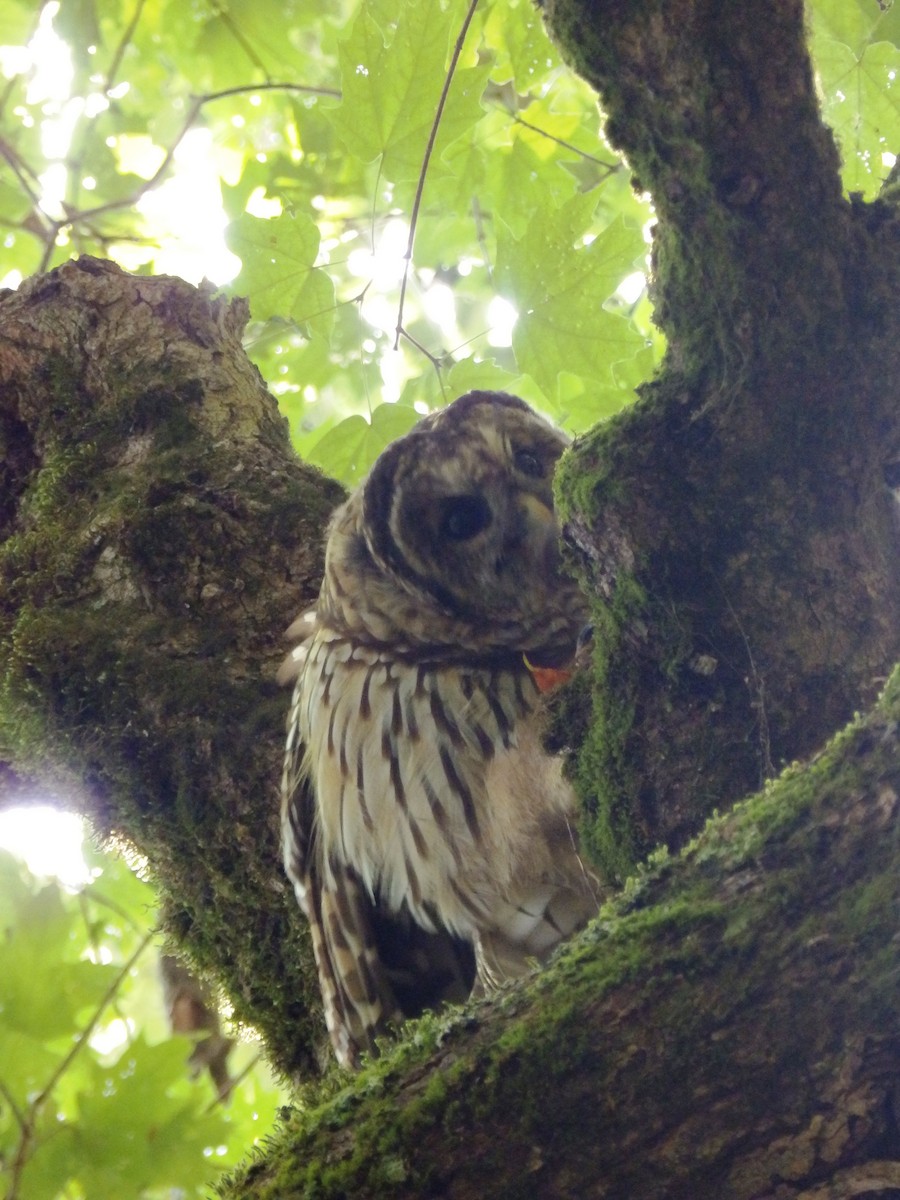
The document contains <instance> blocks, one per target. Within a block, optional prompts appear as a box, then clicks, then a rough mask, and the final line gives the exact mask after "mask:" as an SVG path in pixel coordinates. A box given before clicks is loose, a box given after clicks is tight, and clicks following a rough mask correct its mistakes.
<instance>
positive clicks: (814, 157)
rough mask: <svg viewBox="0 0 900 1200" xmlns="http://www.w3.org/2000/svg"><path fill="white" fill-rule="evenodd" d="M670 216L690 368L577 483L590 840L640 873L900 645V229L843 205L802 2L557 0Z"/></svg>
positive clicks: (634, 416) (659, 260) (673, 342)
mask: <svg viewBox="0 0 900 1200" xmlns="http://www.w3.org/2000/svg"><path fill="white" fill-rule="evenodd" d="M546 12H547V17H548V21H549V25H550V29H551V31H552V32H553V33H555V35H556V36H557V37H558V39H559V41H560V43H561V45H562V46H563V48H564V49H565V50H567V51H568V53H569V54H570V56H571V58H572V61H573V64H574V65H575V67H576V68H577V69H578V70H579V71H580V72H581V73H582V74H583V75H584V76H585V78H587V79H588V80H589V81H590V82H591V83H593V84H594V85H595V86H596V87H597V89H598V91H599V93H600V98H601V103H602V105H603V107H604V109H605V111H606V114H607V117H608V123H607V128H608V132H609V136H610V137H611V139H612V140H613V141H614V142H615V143H616V144H617V145H618V146H619V147H620V148H621V149H622V150H623V151H624V152H625V154H626V155H627V157H628V159H629V162H630V164H631V165H632V167H633V168H634V170H635V172H636V175H637V177H638V179H639V180H640V181H641V185H642V186H644V187H646V188H647V189H648V190H649V191H650V192H651V194H652V196H653V200H654V204H655V206H656V211H657V215H658V224H657V227H656V231H655V236H654V278H653V288H654V292H655V297H656V301H657V307H656V319H657V320H658V322H659V323H660V324H661V325H662V327H663V328H664V330H665V332H666V334H667V336H668V339H669V353H668V356H667V359H666V363H665V369H664V370H663V371H662V372H661V373H660V375H659V377H658V378H657V379H656V380H655V381H654V382H653V383H652V384H650V385H649V386H647V387H645V388H644V389H642V392H641V402H640V403H639V404H637V405H636V406H634V407H633V408H632V409H631V410H629V411H628V412H626V413H625V414H624V415H623V416H622V417H621V419H619V420H616V421H613V422H610V423H609V424H608V425H606V426H603V427H599V428H598V429H596V430H595V431H594V432H593V433H591V434H590V435H588V436H587V437H586V438H584V439H581V440H580V441H579V443H578V445H577V447H576V450H575V453H574V454H573V455H572V456H571V458H570V460H569V462H568V463H567V469H566V471H565V473H564V476H563V478H562V480H561V481H560V490H561V500H562V507H563V510H564V512H565V514H566V516H567V518H568V522H569V532H570V537H571V539H572V542H573V544H574V545H575V546H576V547H577V550H578V551H579V554H580V559H581V562H582V566H583V569H584V571H585V575H586V579H587V583H588V588H589V590H590V591H591V592H592V593H593V594H594V595H595V596H596V597H597V603H596V611H595V624H596V628H597V631H598V636H597V638H596V639H595V645H596V648H597V652H596V653H597V657H596V673H597V679H598V686H597V689H596V694H595V721H594V725H593V728H592V730H591V733H590V735H589V737H588V739H587V741H586V743H585V746H584V748H583V750H582V752H581V759H580V765H579V777H580V780H581V785H582V791H583V794H584V796H585V799H586V801H587V805H588V809H589V812H590V814H591V817H590V819H589V820H588V821H587V822H586V832H587V838H588V842H589V844H590V845H591V846H592V847H593V850H594V854H595V856H596V857H597V859H598V860H599V861H600V862H601V864H602V865H604V866H605V867H606V869H607V871H608V872H609V873H610V874H611V875H613V876H614V877H617V878H620V879H621V878H623V877H624V876H626V875H627V874H628V872H629V871H630V870H631V869H632V867H633V865H634V863H635V861H636V860H637V859H639V858H640V857H641V856H642V855H643V854H644V853H646V852H647V850H648V849H649V848H650V847H651V846H653V845H654V844H656V843H657V842H660V841H663V842H665V843H666V844H667V845H669V846H678V845H681V844H683V843H684V841H685V839H686V838H687V837H689V836H690V834H691V833H692V832H694V831H695V830H696V829H697V828H698V827H699V825H700V824H701V822H702V820H703V818H704V817H706V816H707V815H708V814H709V813H710V812H711V811H712V810H713V809H714V808H716V807H722V806H723V805H727V804H729V803H732V802H733V801H735V800H736V799H738V798H739V797H740V796H742V795H744V794H746V793H747V792H748V791H751V790H754V789H755V788H757V787H758V786H759V785H760V783H761V782H762V781H763V780H765V779H766V778H769V777H771V776H772V775H773V774H774V773H775V772H777V771H778V770H779V769H780V767H782V766H783V765H784V764H785V763H788V762H790V761H792V760H793V759H795V758H799V757H803V756H805V755H808V754H810V753H811V752H812V751H814V750H815V749H816V748H817V747H818V746H820V745H821V744H822V742H823V741H824V739H825V738H826V737H827V736H828V735H829V733H830V732H831V731H833V730H834V729H836V728H838V727H840V725H842V724H843V723H844V722H845V721H846V720H848V719H849V717H850V716H851V714H852V713H853V712H854V711H856V710H857V709H858V708H860V707H861V706H864V705H865V704H867V703H869V702H870V701H871V699H872V697H873V695H874V694H875V693H876V691H877V689H878V687H879V686H880V684H881V683H883V681H884V678H885V676H886V674H887V672H888V671H889V670H890V667H891V665H892V664H893V663H894V662H895V661H896V660H897V659H898V658H900V587H898V582H900V580H898V565H900V555H898V549H900V547H898V522H897V505H896V498H895V496H894V494H893V486H894V485H896V483H897V482H898V476H900V473H898V470H897V466H896V463H897V460H898V458H900V318H898V311H900V310H898V306H897V296H898V294H900V221H898V216H897V212H896V210H895V208H893V207H892V206H889V205H888V204H887V203H884V202H880V201H879V202H875V203H873V204H863V203H861V202H859V201H847V200H845V199H844V198H843V197H842V195H841V188H840V177H839V173H838V168H839V162H838V156H837V153H836V150H835V147H834V143H833V140H832V137H831V134H830V132H829V131H828V130H827V129H826V128H825V127H824V125H823V124H822V121H821V118H820V116H819V113H818V109H817V105H816V99H815V91H814V86H813V78H812V70H811V67H810V62H809V59H808V56H807V52H806V46H805V30H804V23H803V6H802V4H801V3H800V0H788V2H787V3H785V2H784V0H764V2H761V3H756V4H753V5H746V4H738V3H710V2H708V0H678V2H665V3H654V4H617V3H586V2H585V0H550V2H549V3H548V6H547V10H546Z"/></svg>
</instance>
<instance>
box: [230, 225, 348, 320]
mask: <svg viewBox="0 0 900 1200" xmlns="http://www.w3.org/2000/svg"><path fill="white" fill-rule="evenodd" d="M226 242H227V244H228V248H229V249H230V250H232V251H233V252H234V253H235V254H237V255H239V256H240V258H241V262H242V263H243V268H242V270H241V273H240V275H239V276H238V277H237V279H236V280H235V281H234V283H233V284H232V290H233V291H235V292H237V293H238V294H239V295H249V296H251V297H252V307H253V315H254V316H255V317H257V318H258V319H259V320H263V321H264V320H266V319H267V318H268V317H275V316H281V317H290V318H291V319H292V320H294V321H296V322H297V324H298V325H300V326H302V327H304V328H305V329H306V330H308V332H309V333H310V334H311V335H312V334H317V335H319V336H326V337H327V336H328V334H329V333H330V332H331V327H332V325H333V323H334V287H333V285H332V282H331V280H330V279H329V277H328V276H327V275H326V274H325V272H324V271H320V270H318V269H317V268H316V267H315V265H314V264H315V261H316V257H317V256H318V253H319V230H318V228H317V227H316V225H315V224H314V223H313V221H312V220H311V219H310V218H309V217H308V216H306V215H305V214H300V215H298V216H293V215H291V214H289V213H282V215H281V216H279V217H273V218H271V219H269V220H265V219H261V218H259V217H252V216H250V215H249V214H248V213H244V214H243V215H242V216H240V217H238V219H237V220H236V221H232V223H231V224H230V225H229V227H228V230H227V233H226Z"/></svg>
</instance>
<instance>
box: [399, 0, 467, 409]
mask: <svg viewBox="0 0 900 1200" xmlns="http://www.w3.org/2000/svg"><path fill="white" fill-rule="evenodd" d="M477 7H478V0H471V2H470V4H469V7H468V9H467V11H466V15H465V18H464V19H463V23H462V28H461V29H460V31H459V37H458V38H457V39H456V45H455V46H454V47H453V54H452V56H451V58H450V65H449V67H448V68H447V74H446V76H445V78H444V86H443V87H442V88H441V95H440V99H439V100H438V103H437V108H436V109H435V112H434V120H433V121H432V122H431V132H430V133H429V135H428V144H427V145H426V147H425V153H424V154H423V156H422V167H421V169H420V171H419V181H418V183H417V184H416V195H415V199H414V200H413V206H412V212H411V214H410V218H409V238H408V240H407V243H406V253H405V255H404V256H403V257H404V258H405V259H406V266H405V267H404V268H403V282H402V283H401V284H400V304H399V306H398V308H397V328H396V330H395V337H394V349H395V350H396V349H398V347H399V345H400V338H401V336H403V335H404V332H405V331H404V329H403V305H404V303H405V301H406V285H407V283H408V282H409V268H410V263H411V262H412V254H413V243H414V242H415V240H416V225H417V224H418V221H419V208H420V206H421V204H422V193H423V192H424V191H425V176H426V175H427V173H428V164H429V163H430V162H431V155H432V152H433V151H434V144H435V142H436V141H437V135H438V129H440V126H441V118H442V117H443V115H444V107H445V105H446V103H447V96H448V95H449V94H450V84H451V83H452V82H453V76H454V74H455V72H456V66H457V63H458V62H459V56H460V54H462V48H463V43H464V42H465V40H466V34H467V33H468V32H469V26H470V25H471V23H472V18H473V17H474V16H475V9H476V8H477ZM406 336H407V337H409V334H406ZM412 340H413V339H412V338H410V341H412ZM415 344H416V345H418V343H415ZM428 357H429V358H431V355H428ZM433 361H434V360H433V359H432V362H433ZM442 390H443V386H442Z"/></svg>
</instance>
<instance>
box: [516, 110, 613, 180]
mask: <svg viewBox="0 0 900 1200" xmlns="http://www.w3.org/2000/svg"><path fill="white" fill-rule="evenodd" d="M506 111H507V112H509V110H508V109H507V110H506ZM509 115H510V116H511V117H512V120H513V122H514V124H516V125H521V126H523V128H525V129H530V130H531V132H532V133H538V134H540V136H541V137H544V138H547V139H548V140H549V141H551V142H556V144H557V146H563V147H564V148H565V149H566V150H571V151H572V152H573V153H574V154H577V155H578V157H579V158H583V159H584V160H585V161H586V162H592V163H596V164H597V166H598V167H605V168H606V170H607V173H608V174H610V175H614V174H615V173H616V171H621V170H622V163H620V162H615V163H609V162H606V161H605V159H602V158H597V156H596V155H595V154H588V152H587V150H579V149H578V147H577V146H575V145H573V144H572V143H571V142H567V141H566V140H565V139H564V138H560V137H557V136H556V135H555V134H553V133H548V132H547V130H546V129H539V128H538V126H537V125H532V124H531V122H530V121H525V120H523V119H522V117H520V116H518V115H517V114H516V113H510V114H509Z"/></svg>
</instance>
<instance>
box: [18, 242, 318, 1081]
mask: <svg viewBox="0 0 900 1200" xmlns="http://www.w3.org/2000/svg"><path fill="white" fill-rule="evenodd" d="M245 322H246V306H245V305H244V304H243V303H242V302H235V303H232V304H229V303H227V302H226V301H225V300H223V299H217V298H216V297H215V296H213V294H212V293H211V291H209V290H203V289H201V290H199V291H198V290H197V289H196V288H193V287H190V286H189V285H187V284H185V283H182V282H181V281H180V280H174V279H166V278H158V279H140V278H132V277H130V276H128V275H125V274H124V273H123V272H122V271H120V270H119V269H118V268H116V267H115V266H113V265H111V264H110V263H103V262H99V261H96V260H93V259H82V260H81V261H80V262H77V263H75V262H73V263H68V264H67V265H66V266H64V267H62V268H60V269H59V270H57V271H54V272H52V273H51V274H50V275H48V276H47V277H46V278H39V279H34V280H31V281H29V282H28V283H26V284H25V285H23V287H22V288H21V289H20V290H19V291H18V292H16V293H9V294H7V295H6V296H4V297H3V298H2V299H0V329H2V332H0V397H2V400H0V439H2V443H3V449H4V454H3V466H2V471H3V475H4V478H3V490H2V511H0V524H2V529H0V536H2V548H0V639H2V655H0V658H2V672H3V674H2V679H3V683H2V697H3V699H2V712H0V722H2V724H0V730H2V733H0V747H2V752H3V757H4V759H6V760H7V765H6V767H5V768H4V771H3V773H2V774H0V785H2V787H3V789H4V797H5V799H6V802H9V801H10V800H11V799H13V798H15V799H21V798H22V796H23V795H25V794H29V795H31V796H32V797H34V798H40V797H43V796H46V795H47V794H48V792H49V793H52V794H53V795H55V796H56V797H57V798H58V797H60V796H65V797H67V798H68V802H69V804H70V805H71V806H73V807H76V808H78V809H79V810H80V811H81V812H83V813H85V814H87V815H88V816H89V817H90V819H91V821H92V822H93V824H94V826H95V828H96V829H97V830H98V832H99V833H100V834H101V835H103V836H112V837H115V838H117V839H120V840H124V841H125V842H127V843H129V844H131V845H132V846H133V847H134V848H136V849H137V851H138V852H139V854H140V855H141V856H143V857H145V858H146V859H147V862H148V864H149V870H150V871H151V873H152V875H153V877H154V880H155V882H156V883H157V884H158V885H159V887H160V890H161V896H162V900H163V909H162V923H163V926H164V928H165V929H166V930H167V931H168V933H169V934H170V935H171V937H172V938H173V939H174V940H175V941H176V942H178V943H180V944H184V945H185V946H186V947H187V948H188V950H189V952H190V954H191V955H192V957H193V958H194V960H195V961H196V962H197V963H198V964H200V965H201V966H202V967H203V968H205V969H206V971H207V972H209V973H210V974H211V975H212V976H213V977H214V978H215V979H217V980H218V982H219V983H220V984H221V985H222V986H223V987H224V988H225V990H226V992H227V993H228V995H229V997H230V998H231V1000H232V1001H233V1003H234V1006H235V1013H236V1016H237V1017H238V1019H239V1020H241V1021H246V1022H248V1023H250V1024H252V1025H254V1026H256V1027H257V1028H258V1029H259V1030H260V1031H261V1032H262V1034H263V1036H264V1037H265V1039H266V1041H267V1043H268V1045H269V1047H270V1049H271V1051H272V1053H273V1055H274V1058H275V1061H276V1063H277V1064H278V1066H280V1067H281V1068H282V1069H283V1070H285V1071H286V1072H288V1073H297V1072H308V1071H309V1070H310V1069H311V1068H312V1067H313V1065H314V1062H315V1046H316V1044H317V1042H318V1040H319V1032H320V1024H321V1023H320V1019H319V1016H318V1013H319V1007H320V1006H319V999H318V988H317V985H316V982H315V974H314V972H312V971H310V969H309V968H310V958H311V955H310V952H309V948H308V945H307V942H308V939H307V936H306V933H305V929H304V927H303V921H302V920H301V918H300V917H299V914H298V913H297V910H296V905H295V903H294V899H293V895H292V894H291V893H290V892H289V890H288V888H287V887H286V886H285V882H284V880H283V878H282V873H281V869H280V854H279V848H278V779H279V773H280V765H279V764H280V758H281V747H282V742H283V728H284V713H285V709H286V704H287V697H286V696H285V695H284V694H283V693H282V691H281V689H279V688H277V687H276V685H275V683H274V675H275V670H276V667H277V664H278V662H279V661H280V658H281V657H282V656H283V653H284V647H283V645H282V643H281V633H282V631H283V630H284V629H286V628H287V625H288V624H289V623H290V621H291V620H292V618H293V617H294V616H295V615H296V613H297V611H298V610H299V609H300V608H301V606H302V605H304V604H305V603H308V602H309V601H310V600H311V599H312V598H313V597H314V595H315V593H316V591H317V589H318V583H319V579H320V573H321V542H322V533H323V529H324V526H325V522H326V519H327V515H328V513H329V511H330V510H331V508H332V507H333V506H334V504H335V503H336V502H337V501H338V499H339V497H340V489H339V488H338V487H337V485H336V484H334V483H331V482H330V481H328V480H326V479H325V478H324V477H323V476H322V475H320V474H319V473H317V472H315V471H313V470H311V469H308V468H306V467H304V466H302V465H301V464H300V463H299V462H298V461H297V459H296V457H295V456H294V455H293V452H292V451H291V449H290V445H289V442H288V437H287V430H286V424H285V422H284V420H283V419H282V418H281V417H280V416H279V415H278V411H277V407H276V404H275V401H274V400H273V399H272V398H271V396H269V395H268V394H267V393H266V391H265V389H264V387H263V385H262V381H261V380H260V378H259V375H258V374H257V372H256V371H255V369H254V368H253V367H252V366H251V364H250V363H249V362H248V360H247V358H246V356H245V355H244V353H243V350H242V348H241V344H240V334H241V331H242V329H243V326H244V324H245Z"/></svg>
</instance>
